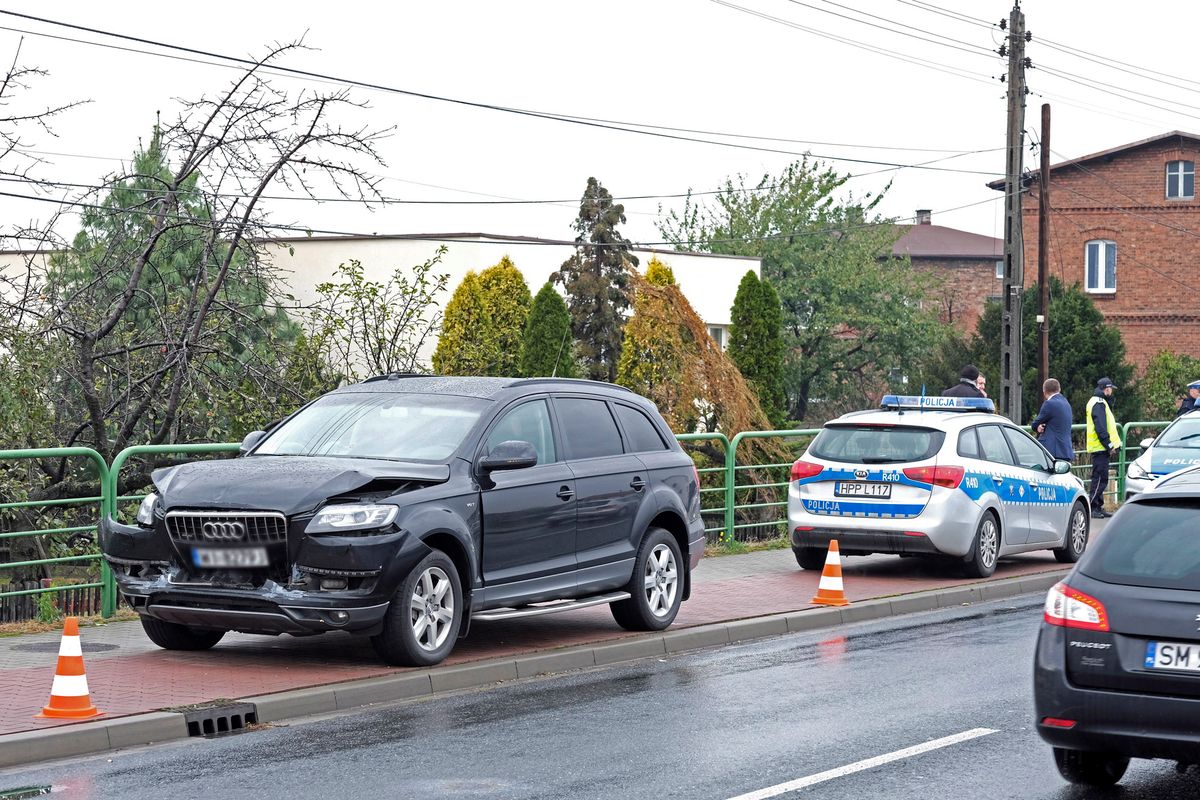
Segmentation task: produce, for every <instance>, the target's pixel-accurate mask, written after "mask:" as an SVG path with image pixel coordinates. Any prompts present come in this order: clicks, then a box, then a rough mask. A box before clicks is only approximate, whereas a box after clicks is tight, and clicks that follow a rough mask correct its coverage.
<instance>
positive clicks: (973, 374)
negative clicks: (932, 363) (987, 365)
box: [942, 364, 987, 397]
mask: <svg viewBox="0 0 1200 800" xmlns="http://www.w3.org/2000/svg"><path fill="white" fill-rule="evenodd" d="M977 380H979V369H978V368H977V367H976V366H975V365H974V364H967V365H966V366H965V367H963V368H962V372H961V373H960V374H959V378H958V383H956V384H954V385H953V386H951V387H950V388H949V389H947V390H946V391H944V392H942V397H987V395H985V394H984V393H983V392H981V391H979V387H978V386H976V385H975V382H976V381H977Z"/></svg>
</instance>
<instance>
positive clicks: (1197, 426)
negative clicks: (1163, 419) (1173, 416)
mask: <svg viewBox="0 0 1200 800" xmlns="http://www.w3.org/2000/svg"><path fill="white" fill-rule="evenodd" d="M1154 446H1155V447H1194V448H1197V449H1200V419H1190V418H1189V419H1181V420H1179V421H1178V422H1176V423H1175V424H1174V425H1172V426H1171V427H1169V428H1167V429H1166V430H1165V431H1163V432H1162V435H1161V436H1159V437H1158V440H1157V441H1155V442H1154Z"/></svg>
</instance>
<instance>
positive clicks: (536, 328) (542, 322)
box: [521, 281, 575, 378]
mask: <svg viewBox="0 0 1200 800" xmlns="http://www.w3.org/2000/svg"><path fill="white" fill-rule="evenodd" d="M521 374H522V375H524V376H526V377H528V378H537V377H548V376H550V375H556V376H557V377H560V378H574V377H575V358H574V354H573V353H572V347H571V313H570V312H569V311H568V310H567V304H566V303H565V302H564V301H563V299H562V297H560V296H559V294H558V292H557V291H555V290H554V286H553V285H552V284H551V283H550V282H548V281H547V283H546V285H545V286H543V287H542V288H541V290H540V291H539V292H538V293H537V296H536V297H535V298H533V307H532V308H531V309H530V310H529V322H528V323H527V324H526V326H525V336H524V339H523V342H522V346H521Z"/></svg>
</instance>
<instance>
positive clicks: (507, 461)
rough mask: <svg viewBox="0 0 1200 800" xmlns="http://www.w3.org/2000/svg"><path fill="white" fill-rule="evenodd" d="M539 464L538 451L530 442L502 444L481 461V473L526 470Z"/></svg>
mask: <svg viewBox="0 0 1200 800" xmlns="http://www.w3.org/2000/svg"><path fill="white" fill-rule="evenodd" d="M537 463H538V457H537V450H535V449H534V448H533V445H531V444H530V443H529V442H519V441H511V442H501V443H500V444H498V445H496V446H495V447H493V448H492V451H491V452H490V453H488V454H487V455H486V456H484V457H483V458H481V459H479V471H480V472H494V471H495V470H503V469H525V468H527V467H532V466H534V465H535V464H537Z"/></svg>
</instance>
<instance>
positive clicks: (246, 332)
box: [0, 43, 385, 496]
mask: <svg viewBox="0 0 1200 800" xmlns="http://www.w3.org/2000/svg"><path fill="white" fill-rule="evenodd" d="M301 47H302V45H301V44H299V43H293V44H286V45H281V46H277V47H275V48H273V49H271V50H270V51H269V52H268V53H267V55H266V56H265V57H263V58H262V59H261V60H259V61H257V62H256V63H255V64H253V65H252V66H250V67H249V68H247V69H246V70H245V71H244V72H242V73H241V74H240V75H238V76H237V77H236V78H235V79H234V80H232V81H231V83H230V84H229V85H228V86H227V87H226V88H225V89H224V90H222V91H221V92H219V93H216V94H214V95H209V96H204V97H201V98H200V99H198V100H195V101H192V102H185V103H183V106H182V109H181V110H180V113H179V115H178V118H177V119H176V120H175V121H174V122H172V123H169V124H165V125H161V126H156V128H155V131H154V134H153V136H152V137H151V140H150V143H149V145H148V146H147V147H145V148H143V149H140V150H139V151H138V153H137V155H136V157H135V158H134V160H133V162H132V164H131V165H130V168H129V169H128V170H125V171H122V172H121V173H119V174H115V175H112V176H110V177H109V178H108V179H107V180H105V181H104V183H103V185H102V186H101V187H100V188H98V189H96V190H94V191H91V192H89V193H88V194H86V195H84V196H80V197H77V198H75V199H74V200H73V201H72V202H71V203H69V204H68V205H67V209H66V210H67V211H68V212H75V213H79V214H81V218H82V229H81V231H80V232H79V234H78V235H77V236H75V237H74V238H73V239H72V240H70V241H62V240H59V239H57V238H55V235H54V233H53V231H54V230H56V228H57V226H59V225H61V224H63V222H62V220H59V219H54V220H51V221H50V224H49V225H47V227H46V231H47V232H46V233H45V234H44V240H45V242H46V247H45V248H43V249H49V250H54V251H56V254H55V255H54V256H53V257H51V258H48V259H34V260H32V261H31V262H30V264H29V269H28V271H27V273H26V274H25V275H24V276H23V278H22V280H23V281H24V285H23V286H22V287H21V291H16V292H0V310H2V311H3V312H4V314H6V315H8V316H9V317H11V318H20V319H22V320H23V322H24V324H23V330H24V333H25V335H26V336H27V337H28V338H29V339H31V340H32V342H34V343H35V345H34V346H35V347H36V348H40V349H42V350H43V351H45V352H53V353H60V354H62V357H61V359H55V360H54V362H53V363H52V364H49V365H47V371H46V381H45V385H46V387H47V388H46V390H45V392H44V394H43V395H42V397H41V398H40V400H39V401H38V402H41V403H44V404H45V405H46V407H47V408H48V409H50V413H51V415H52V417H53V420H52V423H51V428H52V430H53V431H54V432H55V437H54V441H55V442H56V443H59V444H66V445H70V444H82V445H87V446H89V447H92V448H94V449H96V450H97V451H98V452H99V453H100V454H101V455H102V456H104V457H105V458H106V459H107V458H111V457H112V456H113V455H115V454H116V453H117V452H119V451H120V450H121V449H123V448H124V447H126V446H127V445H129V444H134V443H137V444H142V443H151V444H154V443H165V442H178V441H187V440H191V439H203V438H208V436H210V435H211V434H212V433H213V430H212V428H213V425H212V423H213V420H214V417H215V415H216V414H217V413H218V412H217V411H216V409H217V408H219V407H220V406H221V405H223V404H224V401H226V400H231V399H233V398H240V399H241V400H242V404H243V406H245V407H253V408H256V409H257V415H258V416H259V417H260V418H265V417H267V416H268V415H270V414H272V413H274V412H275V411H277V410H279V409H280V408H288V407H294V406H295V405H296V404H297V403H298V402H300V401H301V400H303V399H304V398H303V397H300V396H298V395H297V393H295V392H294V391H292V390H291V387H289V386H288V385H287V384H286V383H285V381H284V379H285V376H286V375H287V374H288V365H287V363H286V361H287V358H286V355H285V357H284V358H282V359H281V358H280V354H281V353H284V354H286V353H288V352H289V351H290V350H291V349H292V348H293V347H294V345H295V343H296V342H297V338H298V336H297V335H298V330H297V328H296V326H295V325H294V324H292V323H291V322H290V321H289V320H288V319H287V318H286V316H284V315H283V314H282V312H280V311H278V306H279V305H280V304H279V303H278V302H276V301H275V300H274V299H273V292H274V286H275V273H274V271H273V269H272V267H271V265H270V261H269V259H268V258H266V248H267V247H268V246H269V245H270V243H271V239H272V236H273V235H274V234H275V233H276V232H277V231H279V230H281V229H284V228H285V227H286V226H277V225H272V224H271V221H270V220H269V218H268V216H267V213H266V209H265V208H264V206H263V199H264V196H265V195H267V194H268V192H269V191H282V192H288V193H291V194H293V195H299V196H305V195H307V196H316V195H317V193H318V192H319V193H320V194H327V193H329V192H330V191H331V190H332V191H335V192H337V193H339V194H340V195H341V196H343V197H346V198H352V199H361V200H364V201H370V200H376V199H379V195H378V192H377V189H376V186H377V179H376V178H374V177H372V175H371V173H370V170H371V169H372V168H373V167H376V166H378V165H381V163H382V162H381V161H380V159H379V156H378V154H377V153H376V150H375V144H376V142H377V140H378V139H379V137H380V136H381V135H383V134H384V133H385V131H378V130H370V129H367V128H363V127H358V126H346V125H343V124H341V123H339V122H338V121H337V117H338V116H339V115H340V114H342V113H345V112H356V111H357V110H358V109H360V108H361V107H362V106H361V104H360V103H357V102H356V101H354V100H352V99H351V97H350V96H349V95H348V93H347V92H346V91H344V90H341V89H334V90H330V91H316V92H314V91H311V90H307V89H305V90H303V91H300V92H296V93H293V92H290V91H285V90H283V89H280V88H277V87H275V86H273V85H272V84H271V83H270V82H269V81H268V79H267V78H266V76H265V71H266V70H268V69H269V68H270V65H271V64H272V63H274V62H275V61H277V60H278V59H280V58H281V57H282V56H284V55H286V54H288V53H291V52H294V51H296V50H297V49H299V48H301ZM281 362H283V363H281ZM217 427H221V426H217ZM221 435H222V436H223V437H224V436H228V435H229V434H228V431H227V430H226V431H223V432H222V433H221ZM44 471H45V472H46V474H47V477H48V481H47V485H46V486H45V487H44V488H43V489H42V494H43V496H51V495H54V494H56V493H61V492H63V491H65V489H66V487H65V484H66V483H68V480H69V477H70V475H69V473H68V472H67V471H66V467H65V466H63V465H61V464H58V463H54V464H47V465H44ZM142 480H144V475H141V476H134V477H133V478H132V479H131V482H133V483H139V482H141V481H142Z"/></svg>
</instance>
